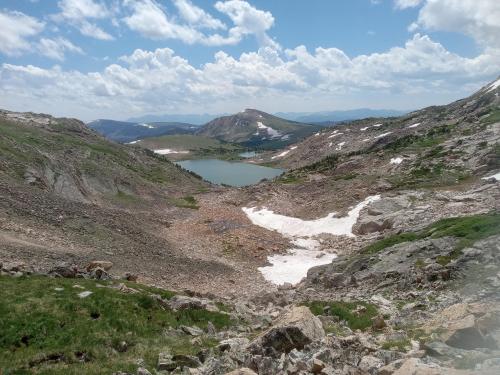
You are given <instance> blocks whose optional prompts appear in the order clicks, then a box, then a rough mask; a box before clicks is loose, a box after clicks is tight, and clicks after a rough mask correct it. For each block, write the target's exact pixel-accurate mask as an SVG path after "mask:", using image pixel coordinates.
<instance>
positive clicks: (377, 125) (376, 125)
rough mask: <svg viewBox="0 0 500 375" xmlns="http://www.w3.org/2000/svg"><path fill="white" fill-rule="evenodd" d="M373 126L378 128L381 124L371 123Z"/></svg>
mask: <svg viewBox="0 0 500 375" xmlns="http://www.w3.org/2000/svg"><path fill="white" fill-rule="evenodd" d="M372 126H373V127H374V128H379V127H381V126H382V124H375V125H372Z"/></svg>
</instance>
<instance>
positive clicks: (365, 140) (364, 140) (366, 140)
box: [362, 138, 370, 142]
mask: <svg viewBox="0 0 500 375" xmlns="http://www.w3.org/2000/svg"><path fill="white" fill-rule="evenodd" d="M369 140H370V138H365V139H363V140H362V142H368V141H369Z"/></svg>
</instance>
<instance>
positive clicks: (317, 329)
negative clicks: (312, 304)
mask: <svg viewBox="0 0 500 375" xmlns="http://www.w3.org/2000/svg"><path fill="white" fill-rule="evenodd" d="M324 336H325V331H324V329H323V325H322V324H321V321H320V320H319V319H318V318H317V317H316V316H314V315H313V314H312V313H311V311H310V310H309V308H307V307H306V306H297V307H293V308H292V309H291V310H290V311H289V312H288V313H286V314H285V315H283V316H282V317H281V318H280V319H279V320H278V321H277V322H276V324H274V325H273V326H272V327H271V328H270V329H269V330H267V331H266V332H264V333H262V334H261V335H259V336H258V337H257V338H256V339H255V340H254V341H252V343H251V344H250V346H249V350H250V352H251V353H253V354H262V355H268V356H274V357H277V356H279V355H280V353H288V352H290V351H291V350H292V349H298V350H301V349H303V348H304V346H306V345H307V344H310V343H312V342H313V341H315V340H321V339H322V338H323V337H324Z"/></svg>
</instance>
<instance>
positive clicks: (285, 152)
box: [271, 150, 290, 159]
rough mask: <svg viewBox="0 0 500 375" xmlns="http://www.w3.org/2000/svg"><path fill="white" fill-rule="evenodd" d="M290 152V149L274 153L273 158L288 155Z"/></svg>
mask: <svg viewBox="0 0 500 375" xmlns="http://www.w3.org/2000/svg"><path fill="white" fill-rule="evenodd" d="M289 152H290V150H286V151H283V152H282V153H280V154H278V155H274V156H273V157H272V158H271V159H276V158H282V157H283V156H286V155H288V153H289Z"/></svg>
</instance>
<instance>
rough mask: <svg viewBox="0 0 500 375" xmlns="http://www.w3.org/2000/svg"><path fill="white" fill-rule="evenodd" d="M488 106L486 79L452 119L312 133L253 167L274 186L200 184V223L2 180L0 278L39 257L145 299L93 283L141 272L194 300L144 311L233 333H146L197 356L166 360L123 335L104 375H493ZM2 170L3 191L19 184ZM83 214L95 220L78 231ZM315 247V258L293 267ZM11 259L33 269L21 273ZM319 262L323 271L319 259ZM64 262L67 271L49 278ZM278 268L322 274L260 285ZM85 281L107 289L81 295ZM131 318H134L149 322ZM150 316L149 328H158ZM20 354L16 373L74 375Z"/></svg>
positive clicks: (495, 296) (171, 349) (492, 124)
mask: <svg viewBox="0 0 500 375" xmlns="http://www.w3.org/2000/svg"><path fill="white" fill-rule="evenodd" d="M497 83H498V81H497ZM498 94H499V88H498V84H496V83H493V84H490V85H488V86H487V87H485V88H484V89H482V90H480V91H479V92H477V93H475V94H474V95H472V96H471V97H469V98H466V99H464V100H461V101H458V102H455V103H452V104H450V105H448V106H442V107H431V108H426V109H423V110H421V111H417V112H413V113H411V114H409V115H407V116H403V117H401V118H391V119H368V120H363V121H356V122H352V123H346V124H342V125H339V126H337V127H335V128H334V129H329V130H324V131H321V132H319V133H318V135H312V136H311V137H309V138H307V139H305V140H304V141H302V142H299V143H297V144H295V145H293V146H290V147H288V148H287V149H285V150H280V151H278V152H275V153H269V154H268V155H266V154H264V155H263V156H264V157H263V159H265V161H267V162H270V163H274V164H278V165H282V166H286V167H289V168H291V169H290V170H289V171H288V172H287V173H285V174H284V175H283V176H281V177H280V178H279V179H277V180H275V181H268V182H264V183H261V184H259V185H256V186H252V187H248V188H243V189H226V188H224V189H222V188H221V189H217V190H216V189H213V188H212V189H210V188H209V190H208V191H205V192H204V193H200V194H196V195H193V197H192V198H193V199H194V201H193V200H191V199H188V200H185V203H186V204H187V203H189V204H190V205H194V204H195V205H196V207H197V209H193V208H190V209H188V208H180V207H170V206H168V205H166V206H165V212H164V213H163V214H160V213H159V212H158V210H155V208H144V207H141V209H133V208H131V209H129V210H128V211H124V210H123V209H122V210H119V211H114V210H109V209H104V208H103V206H102V204H101V205H93V206H89V205H87V204H85V203H78V205H73V203H72V205H69V204H68V203H65V202H67V201H66V200H65V201H62V202H61V199H60V198H59V197H57V195H55V196H53V195H51V197H52V198H50V199H49V198H48V197H49V195H48V194H46V193H44V192H40V193H39V194H40V195H34V193H33V192H34V191H35V190H32V189H34V187H30V186H27V184H28V182H29V181H26V180H23V178H24V177H23V178H20V177H19V174H18V175H17V176H18V177H17V178H18V181H20V182H19V183H18V184H17V185H15V187H16V188H9V187H8V186H6V185H7V184H3V186H4V189H5V190H3V192H2V194H3V197H2V200H1V202H3V203H2V204H3V206H1V207H2V211H1V213H2V216H1V218H2V221H0V224H1V225H2V226H1V227H0V228H1V230H2V232H1V235H2V236H3V237H2V244H3V245H4V247H3V248H2V247H0V257H1V258H2V259H5V260H7V261H8V262H5V261H4V265H3V266H2V273H3V274H5V275H8V276H5V277H23V276H24V275H25V274H27V273H30V272H32V270H31V269H30V267H29V264H32V263H30V262H29V261H30V260H32V259H36V260H40V264H42V265H43V266H44V267H41V268H42V269H40V270H38V272H41V273H49V274H50V275H52V276H54V275H59V276H61V277H82V278H85V279H89V280H86V284H85V286H86V288H87V289H88V290H90V291H97V289H99V288H102V286H103V285H104V286H109V287H114V288H117V289H118V290H119V293H123V294H127V293H134V292H131V291H130V290H128V289H127V288H132V289H135V290H137V291H138V292H137V293H143V292H144V290H143V287H141V286H140V285H131V286H127V287H126V288H124V287H122V286H117V285H116V283H117V282H116V281H115V282H113V283H112V284H103V277H104V278H108V277H123V273H124V272H125V271H128V272H131V271H135V272H137V273H138V274H139V281H141V282H144V283H152V282H154V283H156V284H160V285H163V286H168V287H170V288H172V289H184V288H187V287H188V288H190V289H191V291H187V292H186V293H185V294H187V295H182V293H180V294H181V296H178V297H176V298H175V299H174V300H173V301H171V300H170V298H171V296H170V297H168V298H167V297H162V296H160V297H159V298H156V297H155V301H154V302H151V303H148V306H149V309H151V311H154V314H160V316H162V314H164V315H165V316H172V315H174V316H179V315H176V314H179V310H182V309H199V310H205V309H207V307H208V306H210V308H211V309H212V308H214V306H215V307H216V309H217V310H218V312H219V313H221V312H222V313H225V314H228V315H229V316H230V317H231V321H232V324H227V325H224V326H219V327H215V328H214V327H213V325H209V324H208V323H207V322H206V321H204V320H200V321H198V322H196V321H192V320H191V321H190V322H189V324H190V325H189V326H186V327H180V326H179V324H178V322H177V323H176V322H170V323H168V324H166V327H165V330H164V331H163V332H162V333H156V334H158V335H159V336H160V337H161V340H165V339H167V341H168V340H174V341H175V340H177V339H178V340H182V341H183V342H184V341H186V340H188V341H189V342H190V343H189V348H190V350H192V347H195V348H197V349H198V350H197V351H196V352H193V351H189V352H187V351H183V349H182V348H178V347H175V345H171V344H165V345H164V347H163V348H160V347H159V346H158V345H155V344H154V341H153V343H151V344H147V345H150V346H149V348H150V350H149V351H148V350H143V345H146V344H143V342H142V343H141V345H137V347H134V345H133V339H131V338H128V336H127V333H126V332H123V333H120V334H121V336H120V335H118V336H115V341H113V342H111V343H105V342H104V343H100V346H99V347H100V348H101V350H104V351H106V350H109V353H110V354H109V355H110V356H111V358H112V361H111V362H112V363H113V367H112V369H113V370H112V371H111V370H109V371H108V372H105V373H115V374H120V375H124V374H132V373H137V374H142V375H146V374H150V373H153V374H155V373H156V374H162V373H189V374H226V373H232V374H253V373H258V374H269V375H271V374H323V375H331V374H332V375H333V374H335V375H354V374H356V375H374V374H384V375H387V374H396V375H404V374H478V375H479V374H492V375H493V374H497V373H498V372H499V367H500V294H499V292H498V288H499V286H500V258H499V254H500V248H499V243H500V242H499V240H500V216H499V212H500V183H499V179H500V176H499V175H498V173H499V170H500V164H499V163H500V154H499V150H500V148H499V140H500V118H499V98H498ZM379 124H380V125H379ZM266 132H267V130H266ZM365 139H368V140H366V141H365ZM330 143H332V145H330ZM127 150H128V149H127ZM130 152H136V151H135V150H133V149H132V148H131V151H130ZM137 152H139V151H137ZM18 157H19V155H18ZM273 157H274V159H273ZM9 163H12V162H9ZM2 165H3V164H2ZM6 165H10V164H6ZM61 168H62V166H61ZM11 170H12V171H15V169H12V168H11ZM12 171H11V172H9V173H10V174H9V176H10V177H9V178H11V179H15V178H16V177H15V173H12ZM23 176H24V175H23ZM23 181H24V182H23ZM0 186H2V185H0ZM28 188H29V189H30V190H27V189H28ZM177 188H178V187H177ZM172 189H173V190H175V189H174V187H172ZM37 194H38V193H37ZM34 196H35V197H37V198H36V199H37V200H33V197H34ZM25 200H26V201H28V202H29V203H28V204H24V205H23V204H21V202H23V201H25ZM6 202H7V203H6ZM33 202H35V203H36V205H34V203H33ZM40 202H43V205H42V204H41V203H40ZM33 207H35V208H39V209H38V210H33ZM68 207H69V208H68ZM243 208H245V210H242V209H243ZM79 212H84V213H86V214H87V215H90V220H88V221H83V222H82V221H78V220H75V217H76V218H80V216H79V215H81V214H80V213H79ZM151 212H154V215H148V213H151ZM61 213H62V214H61ZM132 213H133V215H131V214H132ZM61 216H62V217H61ZM151 216H154V219H152V218H151ZM49 218H51V220H52V221H50V220H49ZM282 224H283V225H282ZM78 225H79V226H78ZM331 226H333V227H334V228H332V227H331ZM336 226H338V227H336ZM75 227H77V228H78V230H77V232H78V233H79V234H78V237H77V236H69V237H65V240H66V242H65V243H64V244H63V246H62V243H60V242H58V240H57V239H60V238H63V237H62V235H61V233H68V232H69V233H74V229H71V228H75ZM100 228H106V231H102V230H101V229H100ZM89 230H90V231H89ZM72 231H73V232H72ZM37 233H44V235H45V236H46V238H47V240H50V241H51V246H52V247H50V246H49V245H48V243H47V242H45V243H42V239H41V238H40V237H41V236H39V235H38V237H37ZM34 238H36V239H37V240H38V241H39V242H38V243H37V244H36V246H38V247H35V246H34V245H33V244H32V243H31V242H33V239H34ZM82 238H86V240H87V241H89V242H88V243H87V245H86V247H84V246H82V245H81V243H82V242H81V241H83V240H82ZM109 239H111V240H109ZM9 241H10V242H9ZM23 241H24V242H23ZM79 241H80V242H79ZM75 244H77V245H76V246H75ZM42 245H43V246H42ZM71 246H73V248H72V251H69V250H68V249H71ZM40 248H42V250H41V249H40ZM49 249H50V251H49ZM102 249H104V252H103V251H102ZM308 251H313V252H314V253H313V254H314V255H315V256H314V257H313V258H314V259H313V260H312V261H311V259H310V258H307V257H304V252H308ZM40 253H41V254H43V255H44V257H40ZM334 253H335V254H336V255H337V257H336V258H335V259H334V260H333V261H329V259H331V257H330V256H331V255H332V254H334ZM109 254H111V255H109ZM70 255H71V256H70ZM295 255H298V256H299V257H298V258H297V257H295V258H294V256H295ZM325 255H328V257H325ZM280 256H281V257H283V258H279V257H280ZM277 257H278V258H277ZM19 258H21V259H22V260H24V261H25V263H27V264H28V266H26V265H19V264H16V263H15V262H14V261H18V260H19ZM322 258H324V259H328V261H326V262H320V263H318V259H319V260H321V259H322ZM61 259H64V260H66V261H67V262H70V263H69V264H66V265H58V264H56V263H57V261H59V260H61ZM97 259H102V260H111V261H112V262H113V263H114V265H113V268H111V270H108V271H106V269H105V265H106V263H103V262H95V263H91V264H94V265H95V267H94V266H92V267H87V268H88V270H82V268H83V267H85V265H87V264H88V263H89V261H90V260H97ZM283 259H284V260H283ZM297 259H298V261H297ZM278 260H279V261H278ZM308 262H309V263H308ZM5 263H7V264H5ZM71 263H74V264H76V266H71ZM287 263H288V264H290V263H292V264H293V265H294V266H296V267H301V269H304V263H306V266H307V264H321V263H323V264H322V265H319V266H317V267H312V268H310V269H309V270H308V271H307V272H306V273H305V274H304V276H306V277H305V278H304V279H303V280H302V281H301V282H298V283H296V284H295V285H291V284H288V283H284V284H281V285H279V286H278V285H273V284H272V283H270V282H266V280H264V278H263V276H262V275H267V276H268V275H269V274H270V273H271V274H272V273H273V272H278V273H279V271H280V269H279V267H286V266H287ZM37 266H38V265H37ZM101 266H102V267H101ZM35 268H36V267H35ZM307 268H308V267H306V268H305V269H307ZM97 270H98V271H97ZM264 270H265V271H266V272H263V271H264ZM48 271H50V272H48ZM260 271H262V273H261V272H260ZM108 273H109V274H108ZM160 276H161V277H160ZM280 276H282V275H280ZM127 278H129V276H127ZM94 279H98V281H97V283H98V284H102V285H100V286H97V285H96V286H95V287H94V286H93V285H92V284H87V282H91V280H94ZM9 280H10V279H9ZM268 280H269V279H268ZM1 281H2V280H1V279H0V282H1ZM160 281H161V282H160ZM67 287H68V285H65V286H64V288H67ZM65 290H66V289H65ZM106 291H107V289H106ZM103 294H104V292H103ZM214 294H215V295H217V297H216V296H215V295H214ZM49 297H50V296H49ZM115 297H116V296H114V297H113V298H115ZM51 298H52V297H51ZM86 298H89V300H88V301H92V300H91V298H93V297H92V295H89V296H88V297H86ZM106 298H108V297H106ZM19 301H20V300H17V301H16V303H21V302H19ZM132 302H133V301H132ZM0 306H1V305H0ZM82 308H83V307H81V306H80V305H79V304H78V309H82ZM142 308H143V307H141V305H138V307H137V308H136V309H134V311H139V312H141V314H142V313H143V314H145V316H148V317H152V316H156V315H152V314H153V313H152V312H151V311H150V312H148V311H143V310H141V309H142ZM6 311H7V310H6ZM8 311H11V310H8ZM162 311H163V313H162ZM189 314H191V313H189ZM199 314H202V313H201V312H200V313H199ZM203 314H204V313H203ZM180 316H182V314H181V315H180ZM190 316H192V315H190ZM141 319H142V317H141ZM144 320H145V321H147V322H150V323H145V324H153V326H154V327H156V325H155V324H156V322H157V321H156V320H155V319H144ZM89 327H91V325H90V324H89ZM156 329H157V327H156ZM92 332H94V331H92ZM118 332H121V331H120V330H118ZM155 332H156V331H155ZM114 335H117V333H116V332H115V333H114ZM14 336H15V335H14ZM189 336H190V337H189ZM15 337H17V336H15ZM188 337H189V338H188ZM143 339H145V338H141V340H143ZM148 339H150V338H148ZM22 340H23V336H19V337H17V341H16V342H20V343H21V344H20V345H21V347H22V350H27V349H26V347H27V346H26V347H23V346H22V345H25V344H23V342H24V341H26V340H28V342H29V339H24V341H22ZM121 342H125V343H126V345H122V344H121ZM162 342H163V341H162ZM117 344H119V345H117ZM129 344H132V345H129ZM0 345H2V342H1V341H0ZM116 348H122V349H121V350H123V348H129V349H125V352H120V351H119V350H118V349H116ZM6 350H11V349H6ZM30 350H31V349H30ZM80 352H81V351H80V350H78V348H76V349H75V353H80ZM24 353H26V358H25V359H24V360H23V361H24V362H22V361H21V362H22V363H23V365H24V367H22V368H23V369H25V368H26V366H28V367H29V366H31V368H32V369H34V370H35V371H39V372H40V371H42V370H45V369H48V371H50V370H51V369H60V368H61V366H68V367H71V366H74V365H75V362H74V361H73V362H71V360H68V359H67V358H66V359H64V358H63V359H60V357H57V356H56V358H59V359H58V362H57V363H53V362H54V361H53V362H50V358H53V357H50V356H48V357H45V358H49V361H41V362H40V361H37V358H38V357H36V355H37V354H39V353H38V352H36V351H35V353H33V352H28V351H26V352H24ZM123 353H126V354H123ZM49 354H50V353H49ZM4 358H10V357H8V356H7V357H4ZM16 358H19V357H16ZM71 358H72V357H71ZM86 358H89V360H88V364H85V362H83V365H82V366H88V367H87V368H89V369H90V368H95V364H96V363H97V362H98V361H97V359H96V358H92V357H86ZM120 360H121V361H122V363H120ZM47 362H48V363H47ZM61 363H62V364H63V365H62V364H61ZM43 366H47V367H43ZM58 366H59V367H58ZM92 366H93V367H92ZM74 368H75V367H71V369H72V371H73V369H74ZM75 371H78V370H75ZM231 371H233V372H231ZM97 373H98V372H97Z"/></svg>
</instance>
